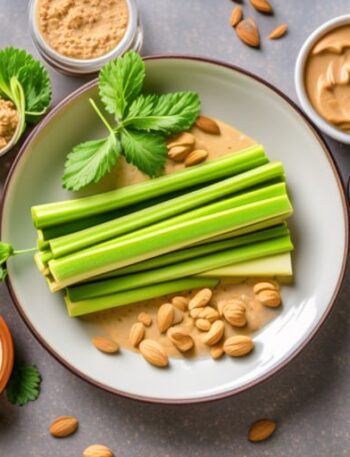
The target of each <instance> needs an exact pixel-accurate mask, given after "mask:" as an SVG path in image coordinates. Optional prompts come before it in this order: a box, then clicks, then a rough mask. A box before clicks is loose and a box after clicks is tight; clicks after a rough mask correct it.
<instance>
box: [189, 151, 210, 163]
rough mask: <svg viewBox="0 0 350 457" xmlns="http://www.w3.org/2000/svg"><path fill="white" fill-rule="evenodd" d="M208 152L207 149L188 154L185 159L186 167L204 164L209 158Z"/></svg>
mask: <svg viewBox="0 0 350 457" xmlns="http://www.w3.org/2000/svg"><path fill="white" fill-rule="evenodd" d="M208 155H209V154H208V151H206V150H205V149H196V150H195V151H192V152H190V153H189V154H188V156H187V157H186V159H185V166H186V167H192V166H193V165H198V164H199V163H202V162H204V160H206V158H207V157H208Z"/></svg>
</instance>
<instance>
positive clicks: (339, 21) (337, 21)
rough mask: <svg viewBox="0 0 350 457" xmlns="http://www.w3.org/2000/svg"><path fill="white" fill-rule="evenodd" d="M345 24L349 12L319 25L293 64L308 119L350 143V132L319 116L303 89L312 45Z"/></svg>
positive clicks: (296, 84) (349, 18)
mask: <svg viewBox="0 0 350 457" xmlns="http://www.w3.org/2000/svg"><path fill="white" fill-rule="evenodd" d="M346 24H348V25H349V26H350V14H345V15H344V16H339V17H336V18H334V19H331V20H330V21H328V22H326V23H325V24H323V25H321V26H320V27H319V28H318V29H316V30H315V31H314V32H313V33H312V34H311V35H310V36H309V38H308V39H307V40H306V41H305V43H304V44H303V46H302V48H301V49H300V51H299V54H298V57H297V61H296V65H295V74H294V80H295V88H296V91H297V95H298V98H299V102H300V104H301V106H302V108H303V110H304V111H305V113H306V114H307V115H308V116H309V117H310V119H311V120H312V121H313V122H314V123H315V124H316V125H317V127H318V128H319V129H320V130H322V132H324V133H326V134H327V135H329V136H330V137H332V138H334V139H335V140H337V141H340V142H341V143H346V144H350V133H345V132H342V131H341V130H339V129H337V128H336V127H334V125H332V124H330V123H329V122H327V121H326V120H325V119H324V118H323V117H322V116H320V115H319V114H318V112H317V111H316V110H315V108H314V107H313V106H312V104H311V102H310V100H309V97H308V96H307V93H306V90H305V81H304V71H305V62H306V59H307V57H308V55H309V52H310V50H311V49H312V47H313V46H314V45H315V44H316V42H317V41H318V40H319V39H320V38H321V37H322V36H324V35H325V34H326V33H327V32H329V31H331V30H334V29H336V28H338V27H340V26H342V25H346Z"/></svg>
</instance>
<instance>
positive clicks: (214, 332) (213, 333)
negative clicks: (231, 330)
mask: <svg viewBox="0 0 350 457" xmlns="http://www.w3.org/2000/svg"><path fill="white" fill-rule="evenodd" d="M224 331H225V324H224V323H223V322H222V321H215V322H214V323H213V325H212V326H211V327H210V330H209V332H208V333H207V334H206V335H204V337H203V343H204V344H206V345H208V346H213V345H214V344H216V343H218V342H219V341H220V340H221V338H222V337H223V336H224Z"/></svg>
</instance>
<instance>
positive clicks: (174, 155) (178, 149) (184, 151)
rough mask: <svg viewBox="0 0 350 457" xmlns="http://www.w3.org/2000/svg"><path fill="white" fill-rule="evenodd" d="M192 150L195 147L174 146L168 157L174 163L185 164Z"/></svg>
mask: <svg viewBox="0 0 350 457" xmlns="http://www.w3.org/2000/svg"><path fill="white" fill-rule="evenodd" d="M192 150H193V146H174V147H173V148H171V149H169V151H168V157H169V159H170V160H173V161H174V162H183V161H184V160H185V159H186V157H187V156H188V155H189V153H190V152H191V151H192Z"/></svg>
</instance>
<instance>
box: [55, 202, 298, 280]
mask: <svg viewBox="0 0 350 457" xmlns="http://www.w3.org/2000/svg"><path fill="white" fill-rule="evenodd" d="M193 212H195V211H193ZM291 213H292V206H291V204H290V202H289V199H288V197H286V196H282V197H275V198H271V199H268V200H263V201H262V202H256V203H251V204H248V205H245V206H240V207H238V208H233V209H229V210H227V211H222V212H219V213H209V214H208V215H206V216H202V217H196V218H194V219H193V218H192V219H190V220H187V221H186V222H182V223H172V222H171V221H172V220H171V219H169V220H168V221H166V222H167V223H168V224H167V225H165V226H164V223H159V224H154V225H153V226H151V230H146V229H141V230H139V231H136V232H133V234H132V235H133V237H132V238H130V235H126V236H124V237H119V238H116V239H115V240H113V241H114V242H113V243H111V242H105V243H101V244H99V245H96V246H93V247H91V248H88V249H84V250H82V251H79V252H76V253H74V254H71V255H68V256H66V257H62V258H60V259H53V260H50V261H49V268H50V271H51V274H52V276H53V278H54V280H55V281H56V282H57V283H59V284H60V285H61V287H62V288H63V287H66V286H68V285H71V284H74V283H76V282H79V281H82V280H84V279H87V278H89V277H92V276H97V275H99V274H103V273H106V272H108V271H112V270H116V269H118V268H122V267H124V266H127V265H131V264H133V263H137V262H140V261H142V260H146V259H148V258H151V257H156V256H159V255H162V254H166V253H167V252H171V251H176V250H178V249H181V248H183V247H186V246H189V245H191V244H193V243H195V242H197V241H201V240H204V239H206V238H209V237H211V236H215V235H220V234H222V233H225V232H228V231H232V230H233V229H235V228H236V229H238V228H241V227H245V226H247V225H250V224H253V223H257V222H261V221H264V220H266V219H271V218H276V217H278V216H284V217H285V218H286V217H288V216H289V215H290V214H291ZM173 219H174V220H175V219H177V218H173ZM162 224H163V226H162ZM159 226H161V228H159ZM148 229H149V228H148ZM145 231H146V232H147V233H144V232H145Z"/></svg>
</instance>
